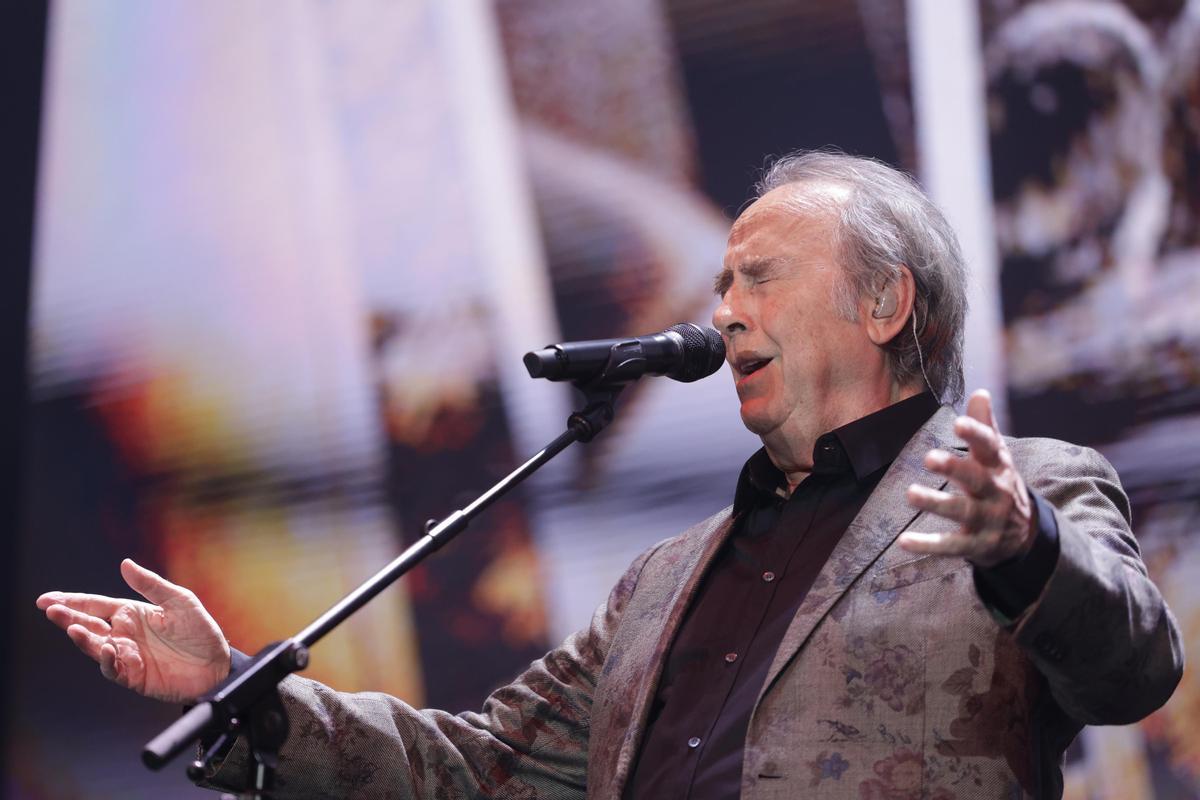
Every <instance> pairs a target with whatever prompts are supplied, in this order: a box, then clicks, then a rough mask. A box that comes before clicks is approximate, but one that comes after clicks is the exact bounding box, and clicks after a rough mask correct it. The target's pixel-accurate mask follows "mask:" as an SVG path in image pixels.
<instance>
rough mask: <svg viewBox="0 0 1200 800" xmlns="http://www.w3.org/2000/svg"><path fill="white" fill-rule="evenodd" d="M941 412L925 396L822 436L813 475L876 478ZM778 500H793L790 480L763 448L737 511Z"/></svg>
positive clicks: (747, 472) (748, 470)
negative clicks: (755, 504)
mask: <svg viewBox="0 0 1200 800" xmlns="http://www.w3.org/2000/svg"><path fill="white" fill-rule="evenodd" d="M938 406H939V404H938V401H937V399H936V398H935V397H934V396H933V393H932V392H923V393H921V394H919V395H916V396H914V397H910V398H908V399H906V400H901V401H900V402H899V403H894V404H892V405H890V406H888V407H887V408H884V409H881V410H879V411H876V412H874V413H873V414H868V415H867V416H865V417H862V418H860V419H856V420H854V421H853V422H850V423H847V424H846V425H843V426H841V427H840V428H835V429H834V430H832V431H829V432H828V433H825V434H822V435H821V436H819V437H818V438H817V441H816V443H815V444H814V446H813V474H814V475H836V474H839V473H846V472H849V473H852V474H853V475H854V479H855V480H857V481H861V480H863V479H864V478H866V477H868V476H870V475H873V474H875V473H876V472H878V471H879V470H880V469H883V468H885V467H887V466H889V465H890V464H891V463H892V462H893V461H895V460H896V456H898V455H900V451H901V450H902V449H904V445H905V444H907V443H908V440H909V439H911V438H912V437H913V435H914V434H916V432H917V431H918V430H920V428H921V426H922V425H924V424H925V423H926V422H928V421H929V418H930V417H932V416H933V413H934V412H935V411H937V410H938ZM775 497H787V479H786V477H785V476H784V474H783V473H782V472H781V471H780V470H779V468H778V467H776V466H775V465H774V464H772V463H771V459H770V457H769V456H768V455H767V451H766V448H760V449H759V450H758V451H757V452H756V453H755V454H754V455H752V456H750V458H749V460H747V461H746V464H745V466H744V467H742V473H741V475H740V476H739V477H738V484H737V491H736V492H735V494H734V500H733V511H734V513H735V514H736V513H739V512H741V511H743V510H744V509H745V508H746V507H747V506H748V505H749V504H752V503H761V502H762V501H763V500H765V499H767V498H775Z"/></svg>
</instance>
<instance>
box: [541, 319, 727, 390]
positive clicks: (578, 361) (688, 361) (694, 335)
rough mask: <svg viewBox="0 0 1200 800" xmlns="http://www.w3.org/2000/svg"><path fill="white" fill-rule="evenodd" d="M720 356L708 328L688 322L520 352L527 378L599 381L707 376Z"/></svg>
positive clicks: (714, 335)
mask: <svg viewBox="0 0 1200 800" xmlns="http://www.w3.org/2000/svg"><path fill="white" fill-rule="evenodd" d="M724 360H725V342H724V341H723V340H722V339H721V334H719V333H717V332H716V331H715V330H713V329H712V328H702V327H700V326H699V325H693V324H692V323H690V322H685V323H681V324H679V325H672V326H671V327H669V328H667V329H666V330H665V331H662V332H661V333H652V334H650V335H649V336H637V337H634V338H632V339H594V340H591V341H585V342H564V343H563V344H551V345H547V346H546V347H544V348H542V349H541V350H534V351H532V352H529V353H526V354H525V358H524V362H525V369H527V370H529V377H531V378H545V379H546V380H551V381H575V382H578V383H583V384H593V385H603V384H619V383H629V382H630V381H636V380H637V379H638V378H640V377H642V376H643V375H666V376H667V377H668V378H674V379H675V380H677V381H683V382H685V383H688V382H691V381H696V380H700V379H701V378H707V377H708V376H709V375H712V374H713V373H714V372H716V371H717V370H718V369H720V367H721V362H723V361H724Z"/></svg>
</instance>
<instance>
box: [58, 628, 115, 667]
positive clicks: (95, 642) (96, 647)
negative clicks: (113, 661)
mask: <svg viewBox="0 0 1200 800" xmlns="http://www.w3.org/2000/svg"><path fill="white" fill-rule="evenodd" d="M67 636H69V637H70V638H71V641H72V642H74V643H75V646H76V647H78V648H79V649H80V650H82V651H83V652H84V653H85V654H86V655H87V656H88V657H89V658H91V659H92V660H93V661H99V660H100V648H101V647H103V646H104V643H105V642H107V641H108V637H107V636H97V635H96V634H94V633H92V632H91V631H89V630H88V629H87V628H85V627H84V626H82V625H72V626H70V627H69V628H67Z"/></svg>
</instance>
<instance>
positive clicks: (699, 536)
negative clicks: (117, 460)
mask: <svg viewBox="0 0 1200 800" xmlns="http://www.w3.org/2000/svg"><path fill="white" fill-rule="evenodd" d="M732 529H733V515H732V513H731V509H725V510H724V511H722V512H721V513H719V514H716V515H715V516H713V517H710V518H709V519H707V520H705V521H704V522H702V523H700V524H699V525H696V526H695V527H693V528H691V529H689V530H688V531H686V532H684V533H683V534H682V535H681V536H679V537H678V538H677V539H676V540H675V541H674V542H671V543H668V544H667V545H665V546H664V548H663V550H662V551H660V552H659V553H656V554H655V555H654V557H653V558H652V559H651V563H650V564H648V565H647V570H648V571H649V570H653V573H654V574H646V573H643V578H642V580H640V581H639V584H644V585H646V586H647V587H654V586H663V587H664V589H665V591H664V592H663V594H662V595H659V596H658V597H654V596H650V597H646V598H643V599H641V600H638V601H636V602H633V603H631V604H630V607H629V608H627V609H626V610H625V615H624V620H623V622H622V628H624V629H625V631H626V632H627V635H626V636H624V637H621V639H623V641H622V640H618V641H615V642H614V643H613V649H612V650H611V651H610V653H609V664H613V663H616V664H620V665H621V666H618V667H617V668H616V669H614V670H613V672H612V674H609V675H607V676H606V678H607V680H608V681H609V683H610V687H611V689H610V696H609V697H606V698H605V702H604V704H603V707H602V708H595V709H593V719H592V731H593V736H598V738H601V739H603V741H599V742H598V741H593V743H592V746H591V747H590V748H589V754H588V760H589V762H590V763H589V768H588V796H589V797H610V796H613V797H615V796H618V795H619V794H620V793H621V791H622V790H623V788H624V786H625V782H626V781H627V780H628V779H629V774H630V770H631V769H632V767H633V761H634V758H635V756H636V754H637V752H638V749H639V748H640V747H641V740H642V735H643V734H644V733H645V730H646V719H647V716H648V714H649V709H650V704H651V701H652V700H653V698H654V693H655V692H656V691H657V689H658V681H659V677H660V676H661V674H662V670H663V666H664V664H665V662H666V658H667V652H668V651H669V650H670V648H671V642H672V641H673V640H674V638H675V633H676V632H677V631H678V630H679V626H680V624H681V623H682V622H683V617H684V615H685V614H686V613H687V610H688V608H689V607H690V605H691V602H692V599H693V598H694V597H695V594H696V590H697V589H698V588H699V586H700V581H701V580H702V578H703V577H704V574H705V573H706V572H707V571H708V568H709V566H711V564H712V562H713V559H714V558H715V557H716V555H717V552H718V551H719V550H720V549H721V545H722V544H723V543H724V542H725V539H726V538H728V536H729V533H730V531H731V530H732ZM697 540H699V541H697ZM630 622H632V623H633V624H628V623H630ZM614 655H615V656H616V658H614ZM608 669H609V667H608V665H606V668H605V672H606V673H607V672H608ZM631 670H632V671H631ZM626 673H628V674H626ZM624 709H627V710H628V711H627V713H626V712H625V711H624ZM601 731H603V732H604V733H603V734H600V732H601ZM614 745H615V746H614Z"/></svg>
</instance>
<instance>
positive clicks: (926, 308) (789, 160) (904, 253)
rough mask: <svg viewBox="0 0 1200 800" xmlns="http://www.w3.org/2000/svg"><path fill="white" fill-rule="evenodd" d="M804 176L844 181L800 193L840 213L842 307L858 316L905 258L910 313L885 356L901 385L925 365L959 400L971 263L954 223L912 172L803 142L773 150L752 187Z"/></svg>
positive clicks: (934, 382) (943, 394)
mask: <svg viewBox="0 0 1200 800" xmlns="http://www.w3.org/2000/svg"><path fill="white" fill-rule="evenodd" d="M809 182H813V183H818V182H819V183H832V184H835V185H839V186H841V187H843V188H845V189H847V190H848V191H849V197H848V198H847V199H845V200H844V201H829V200H825V201H822V200H820V199H819V198H811V197H809V198H801V199H800V200H799V204H800V205H802V206H811V205H814V201H815V204H819V205H822V206H826V207H828V208H829V209H830V210H831V212H832V213H835V214H837V222H838V225H837V229H836V231H835V233H834V237H835V238H834V247H835V250H836V252H837V253H838V254H839V256H840V261H841V266H842V280H840V281H839V282H838V288H837V290H836V291H835V297H834V298H833V300H834V303H835V306H836V308H837V310H838V313H839V314H840V315H841V316H843V317H845V318H846V319H849V320H857V319H858V314H859V308H860V305H861V301H862V299H863V298H865V297H875V296H876V295H878V294H879V291H880V290H881V289H882V288H883V287H884V286H886V285H887V284H889V283H891V282H892V281H894V280H896V279H897V278H898V277H899V275H900V269H899V268H900V265H904V266H906V267H908V269H909V271H910V272H911V273H912V276H913V281H914V283H915V284H916V298H915V300H914V305H913V319H914V322H913V323H912V324H910V325H909V326H906V327H905V328H904V329H902V330H901V331H900V333H898V334H897V335H896V336H895V338H893V339H892V340H891V341H890V342H888V343H887V345H886V348H885V349H886V353H887V362H888V366H889V368H890V369H891V372H892V375H893V377H895V379H896V380H897V381H898V382H899V383H900V384H901V385H907V384H909V383H912V382H920V381H921V378H922V374H924V376H925V379H926V381H927V382H928V384H929V387H930V388H931V389H932V390H933V393H934V394H935V395H937V396H938V397H939V398H940V399H942V400H947V401H949V402H952V403H955V402H958V401H959V400H961V399H962V396H963V324H964V319H965V317H966V313H967V271H966V266H965V264H964V263H963V255H962V251H961V249H960V248H959V246H958V237H957V236H955V235H954V230H953V229H952V228H951V227H950V223H948V222H947V221H946V218H945V217H944V216H943V215H942V212H941V211H939V210H938V209H937V207H936V206H935V205H934V204H933V203H932V202H931V201H930V200H929V198H928V197H926V196H925V193H924V191H922V189H921V187H920V185H919V184H918V183H917V182H916V180H914V179H913V178H912V176H910V175H908V174H907V173H904V172H901V171H900V170H897V169H895V168H893V167H890V166H888V165H887V164H884V163H882V162H879V161H875V160H874V159H870V158H861V157H858V156H850V155H846V154H844V153H839V152H830V151H824V150H820V151H808V152H804V151H801V152H797V153H792V154H790V155H787V156H784V157H782V158H780V159H778V160H777V161H775V162H774V163H773V164H770V165H769V166H768V167H767V169H766V171H765V172H764V173H763V177H762V179H761V180H760V181H759V182H758V185H757V186H756V187H755V197H756V198H759V197H762V196H763V195H765V194H766V193H767V192H769V191H771V190H773V189H777V188H779V187H780V186H786V185H789V184H793V183H809ZM914 331H915V334H916V335H915V336H914Z"/></svg>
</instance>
